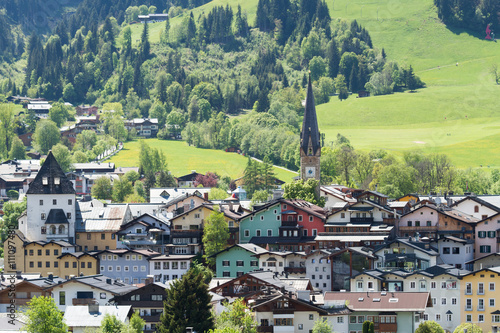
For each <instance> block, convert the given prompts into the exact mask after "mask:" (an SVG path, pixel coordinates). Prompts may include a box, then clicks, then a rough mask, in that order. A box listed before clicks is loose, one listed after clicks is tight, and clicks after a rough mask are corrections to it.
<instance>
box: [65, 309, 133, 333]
mask: <svg viewBox="0 0 500 333" xmlns="http://www.w3.org/2000/svg"><path fill="white" fill-rule="evenodd" d="M133 313H134V311H133V310H132V307H131V306H130V305H128V306H127V305H106V306H102V305H100V304H88V306H72V305H68V306H66V311H65V313H64V317H63V320H64V323H65V324H66V325H67V326H68V329H69V331H70V332H73V333H84V332H88V331H89V330H92V329H99V328H100V327H101V325H102V320H103V319H104V317H105V316H106V315H111V316H114V317H115V318H116V319H118V321H119V322H121V323H123V324H124V325H127V324H128V323H129V320H130V318H131V317H132V314H133Z"/></svg>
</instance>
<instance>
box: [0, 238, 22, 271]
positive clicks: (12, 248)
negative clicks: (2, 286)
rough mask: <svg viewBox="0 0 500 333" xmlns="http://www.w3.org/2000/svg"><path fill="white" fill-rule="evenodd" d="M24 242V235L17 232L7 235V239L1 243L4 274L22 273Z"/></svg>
mask: <svg viewBox="0 0 500 333" xmlns="http://www.w3.org/2000/svg"><path fill="white" fill-rule="evenodd" d="M25 240H26V238H25V237H24V234H23V233H22V232H21V231H19V230H15V232H14V233H12V234H9V235H7V239H6V240H5V242H4V243H3V248H4V260H5V262H4V270H5V273H15V272H16V271H21V272H24V242H25Z"/></svg>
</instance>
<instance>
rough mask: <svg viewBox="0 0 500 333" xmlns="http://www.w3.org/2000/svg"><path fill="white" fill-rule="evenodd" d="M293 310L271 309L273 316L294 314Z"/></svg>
mask: <svg viewBox="0 0 500 333" xmlns="http://www.w3.org/2000/svg"><path fill="white" fill-rule="evenodd" d="M294 313H295V308H283V309H276V308H274V309H273V314H294Z"/></svg>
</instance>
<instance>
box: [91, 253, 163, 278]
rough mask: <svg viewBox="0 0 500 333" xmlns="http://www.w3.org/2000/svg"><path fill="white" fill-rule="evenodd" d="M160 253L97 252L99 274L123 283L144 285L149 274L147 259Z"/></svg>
mask: <svg viewBox="0 0 500 333" xmlns="http://www.w3.org/2000/svg"><path fill="white" fill-rule="evenodd" d="M159 255H160V253H158V252H155V251H151V250H127V249H115V250H104V251H101V252H99V254H98V257H99V259H100V270H99V271H100V273H101V274H104V275H105V276H107V277H110V278H112V279H114V280H119V281H123V282H125V283H127V284H128V283H131V284H138V283H145V282H146V277H147V276H148V275H149V274H150V272H149V261H148V260H149V259H150V258H152V257H156V256H159Z"/></svg>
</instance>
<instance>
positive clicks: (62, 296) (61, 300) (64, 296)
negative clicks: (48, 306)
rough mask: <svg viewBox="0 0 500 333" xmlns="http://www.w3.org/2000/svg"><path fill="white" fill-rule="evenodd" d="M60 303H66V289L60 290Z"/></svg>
mask: <svg viewBox="0 0 500 333" xmlns="http://www.w3.org/2000/svg"><path fill="white" fill-rule="evenodd" d="M59 305H66V292H65V291H60V292H59Z"/></svg>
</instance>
